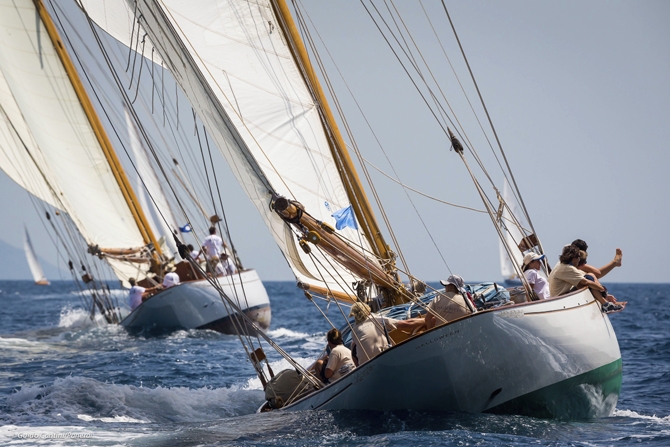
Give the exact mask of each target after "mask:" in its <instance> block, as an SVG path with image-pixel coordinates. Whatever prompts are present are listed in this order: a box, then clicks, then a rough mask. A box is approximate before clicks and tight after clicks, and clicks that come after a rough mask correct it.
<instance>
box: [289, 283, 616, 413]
mask: <svg viewBox="0 0 670 447" xmlns="http://www.w3.org/2000/svg"><path fill="white" fill-rule="evenodd" d="M620 388H621V353H620V351H619V344H618V342H617V339H616V335H615V334H614V330H613V329H612V326H611V324H610V321H609V319H608V317H607V315H605V314H603V313H602V312H601V311H600V306H599V304H598V303H597V302H595V301H594V299H593V296H592V295H591V293H590V292H589V291H588V289H587V290H583V291H580V292H576V293H574V294H572V295H567V296H564V297H560V298H555V299H551V300H545V301H536V302H533V303H524V304H518V305H513V306H506V307H504V308H499V309H494V310H491V311H485V312H480V313H477V314H475V315H473V316H470V317H466V318H463V319H461V320H458V321H454V322H452V323H450V324H447V325H444V326H440V327H437V328H435V329H433V330H431V331H427V332H425V333H423V334H421V335H419V336H417V337H414V338H411V339H409V340H407V341H405V342H403V343H400V344H398V345H397V346H395V347H394V348H392V349H389V350H387V351H384V352H382V353H381V354H380V355H379V356H378V357H376V358H375V359H373V360H371V361H370V362H368V363H366V364H364V365H362V366H361V367H360V368H358V369H356V370H354V371H353V372H352V373H350V374H349V375H347V376H345V377H344V378H342V379H340V380H339V381H337V382H335V383H334V384H331V385H329V386H327V387H326V388H324V389H322V390H320V391H317V392H315V393H313V394H311V395H309V396H307V397H305V398H303V399H302V400H300V401H298V402H296V403H294V404H292V405H289V406H287V407H285V409H289V410H305V409H327V410H341V409H362V410H395V409H405V410H422V411H435V410H438V411H465V412H486V411H491V412H500V413H512V414H528V415H532V416H539V417H557V418H570V419H574V418H577V419H582V418H590V417H603V416H608V415H610V414H611V413H612V412H613V411H614V407H615V405H616V402H617V400H618V395H619V391H620Z"/></svg>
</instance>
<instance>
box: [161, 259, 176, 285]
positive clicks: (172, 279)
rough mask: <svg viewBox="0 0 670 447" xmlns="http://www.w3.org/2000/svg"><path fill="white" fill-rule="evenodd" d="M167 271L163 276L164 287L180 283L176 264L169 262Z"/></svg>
mask: <svg viewBox="0 0 670 447" xmlns="http://www.w3.org/2000/svg"><path fill="white" fill-rule="evenodd" d="M165 271H166V272H167V273H166V274H165V277H163V288H165V289H169V288H170V287H174V286H177V285H179V275H178V274H177V269H176V267H175V266H174V264H168V266H167V267H166V268H165Z"/></svg>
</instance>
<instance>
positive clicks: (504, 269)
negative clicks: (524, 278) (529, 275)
mask: <svg viewBox="0 0 670 447" xmlns="http://www.w3.org/2000/svg"><path fill="white" fill-rule="evenodd" d="M502 194H503V200H504V201H505V203H507V204H509V207H505V208H504V209H503V214H502V219H503V221H504V222H506V223H507V226H508V230H509V231H507V232H505V234H504V236H505V239H506V244H505V243H503V242H502V241H500V244H499V245H500V273H502V276H503V278H504V279H503V281H504V284H505V286H507V287H517V286H520V285H521V279H519V276H518V275H517V270H518V267H516V268H515V265H516V266H520V265H521V263H522V262H523V255H522V254H521V251H519V250H512V255H513V258H514V260H512V258H510V255H509V253H508V252H507V249H506V248H505V247H506V246H509V247H516V246H517V245H518V244H519V242H521V240H522V239H523V234H522V233H521V231H520V230H519V229H518V227H517V222H518V221H519V220H518V219H519V216H520V213H519V211H518V206H517V203H516V201H515V200H514V198H513V197H512V195H511V191H510V186H509V182H508V181H507V180H505V181H504V183H503V193H502ZM510 216H514V219H512V218H511V217H510Z"/></svg>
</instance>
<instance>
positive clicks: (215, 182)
mask: <svg viewBox="0 0 670 447" xmlns="http://www.w3.org/2000/svg"><path fill="white" fill-rule="evenodd" d="M202 132H203V135H204V137H205V143H206V145H207V153H208V154H209V162H210V166H211V168H212V175H213V177H214V186H215V189H216V191H217V193H218V196H219V206H220V207H221V214H222V215H223V223H224V228H225V230H226V236H227V237H228V242H229V243H230V248H231V250H232V252H233V253H232V254H233V257H234V258H233V259H234V261H235V265H236V268H237V274H238V277H239V279H240V287H241V288H242V296H243V297H244V302H245V304H246V305H247V308H248V307H249V298H248V296H247V292H246V289H245V288H244V281H242V265H241V262H240V261H239V259H238V256H237V250H236V249H235V245H234V243H233V238H232V236H231V234H230V226H229V225H228V218H227V216H226V209H225V207H224V206H223V198H222V197H221V188H219V179H218V176H217V175H216V169H214V160H213V159H212V150H211V148H210V146H209V138H208V137H207V129H206V128H205V126H204V125H203V126H202ZM219 230H220V228H219ZM233 290H234V291H235V294H236V295H237V288H236V286H235V282H234V281H233ZM238 298H239V297H238ZM259 343H260V340H259Z"/></svg>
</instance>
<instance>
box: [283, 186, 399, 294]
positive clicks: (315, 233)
mask: <svg viewBox="0 0 670 447" xmlns="http://www.w3.org/2000/svg"><path fill="white" fill-rule="evenodd" d="M274 209H275V211H276V212H277V213H279V215H280V216H282V217H283V218H284V219H285V220H286V222H287V223H292V224H295V225H297V226H298V228H300V229H301V231H302V232H303V235H304V236H305V239H306V240H307V241H308V242H311V243H312V244H314V245H316V246H318V247H319V249H321V250H323V251H325V252H326V253H328V254H329V255H330V256H331V258H332V259H333V260H334V261H336V262H337V263H338V264H340V265H342V266H343V267H345V268H346V269H348V270H349V271H351V272H352V273H354V274H355V275H356V276H358V277H359V278H361V279H365V280H370V281H371V282H372V283H373V284H375V285H376V286H378V287H380V288H383V289H384V290H386V291H387V292H388V293H389V295H391V298H392V299H393V300H394V301H395V298H400V299H401V300H402V301H403V302H407V301H410V300H411V299H412V296H411V295H410V293H409V292H408V291H407V289H405V287H404V286H403V285H402V284H401V283H399V282H398V280H397V279H396V278H395V277H394V276H393V275H392V274H390V273H388V272H386V271H384V270H383V269H381V268H380V267H379V266H378V265H377V264H376V263H373V262H371V260H370V259H369V258H366V257H365V256H364V255H363V254H362V253H361V252H360V251H358V250H356V249H355V248H353V247H351V246H350V245H349V244H347V243H346V242H345V241H343V240H342V239H341V238H339V237H338V236H337V235H335V234H334V231H333V230H332V229H329V228H327V227H326V228H324V226H323V225H322V223H321V222H319V221H318V220H316V219H315V218H314V217H312V216H310V215H309V214H307V213H306V212H300V210H299V209H298V207H297V206H296V205H295V203H292V202H290V201H289V200H287V199H285V198H279V199H277V200H276V201H275V202H274ZM305 285H307V284H305ZM308 286H309V289H308V290H311V291H315V292H318V293H321V294H324V295H326V296H328V295H330V296H333V297H334V298H337V299H341V300H342V299H343V300H344V301H357V299H356V298H353V297H351V296H349V295H345V294H342V293H338V294H335V293H333V292H332V291H329V290H327V289H323V288H321V287H318V286H312V285H311V284H309V285H308ZM342 295H344V296H342Z"/></svg>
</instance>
